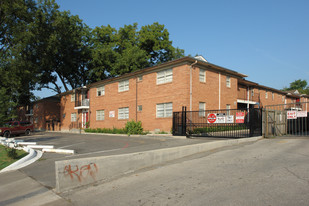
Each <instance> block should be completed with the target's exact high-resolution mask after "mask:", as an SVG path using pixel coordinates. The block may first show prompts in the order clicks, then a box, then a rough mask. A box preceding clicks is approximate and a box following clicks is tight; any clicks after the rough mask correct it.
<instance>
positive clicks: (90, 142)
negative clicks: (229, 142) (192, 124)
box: [16, 132, 226, 189]
mask: <svg viewBox="0 0 309 206" xmlns="http://www.w3.org/2000/svg"><path fill="white" fill-rule="evenodd" d="M16 139H22V140H24V141H28V142H37V144H39V145H54V148H56V149H70V150H74V151H75V154H74V155H68V154H56V153H44V154H43V156H42V158H41V159H40V160H38V161H36V162H34V163H33V164H31V165H29V166H27V167H24V168H22V169H20V170H21V171H22V172H24V173H25V174H26V175H28V176H30V177H31V178H33V179H35V180H37V181H38V182H40V183H41V184H42V185H44V186H45V187H47V188H50V189H52V188H55V161H59V160H66V159H76V158H85V157H95V156H105V155H116V154H125V153H133V152H141V151H147V150H155V149H162V148H170V147H177V146H183V145H188V144H199V143H203V142H207V141H214V140H220V139H221V140H223V139H222V138H201V139H186V138H174V137H172V136H159V135H158V136H148V135H147V136H130V137H128V136H120V135H101V134H74V133H55V132H46V133H42V134H38V135H32V136H20V137H17V138H16ZM224 140H226V139H224Z"/></svg>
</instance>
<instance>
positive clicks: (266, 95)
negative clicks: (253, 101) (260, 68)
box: [265, 91, 268, 99]
mask: <svg viewBox="0 0 309 206" xmlns="http://www.w3.org/2000/svg"><path fill="white" fill-rule="evenodd" d="M267 98H268V94H267V91H266V92H265V99H267Z"/></svg>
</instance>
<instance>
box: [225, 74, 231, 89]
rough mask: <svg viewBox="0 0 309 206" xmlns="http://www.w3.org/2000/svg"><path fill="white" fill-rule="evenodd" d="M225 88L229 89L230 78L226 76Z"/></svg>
mask: <svg viewBox="0 0 309 206" xmlns="http://www.w3.org/2000/svg"><path fill="white" fill-rule="evenodd" d="M226 86H227V87H231V77H229V76H226Z"/></svg>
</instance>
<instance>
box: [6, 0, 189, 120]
mask: <svg viewBox="0 0 309 206" xmlns="http://www.w3.org/2000/svg"><path fill="white" fill-rule="evenodd" d="M182 56H184V51H183V50H182V49H179V48H176V47H174V46H173V45H172V41H171V40H170V39H169V32H168V30H167V29H166V28H165V26H164V25H161V24H159V23H157V22H155V23H153V24H151V25H145V26H142V27H141V28H140V29H139V28H138V24H137V23H134V24H132V25H124V26H123V27H121V28H119V29H116V28H113V27H112V26H110V25H107V26H100V27H96V28H94V29H91V28H89V26H87V25H86V24H85V23H83V20H81V19H80V18H79V17H78V16H77V15H72V14H71V13H70V12H69V11H60V10H59V6H58V5H57V4H56V3H55V1H54V0H37V1H35V0H2V1H1V2H0V74H1V81H0V95H1V97H2V98H1V100H0V105H1V106H0V119H3V118H4V116H6V117H7V118H12V117H14V114H13V112H12V111H14V110H13V108H14V107H15V106H16V105H20V104H27V103H29V101H30V100H31V99H33V98H34V96H33V93H32V92H33V91H34V90H40V89H42V88H47V89H51V90H53V91H54V92H56V93H61V92H63V91H68V90H70V89H72V88H77V87H81V86H84V85H86V84H89V83H92V82H95V81H98V80H102V79H106V78H110V77H115V76H119V75H122V74H125V73H129V72H133V71H136V70H139V69H143V68H145V67H149V66H153V65H156V64H159V63H163V62H166V61H170V60H173V59H176V58H179V57H182ZM59 82H60V83H59ZM1 115H2V116H1Z"/></svg>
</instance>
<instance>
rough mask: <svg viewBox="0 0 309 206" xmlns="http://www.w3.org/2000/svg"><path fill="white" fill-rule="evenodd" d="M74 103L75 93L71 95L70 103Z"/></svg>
mask: <svg viewBox="0 0 309 206" xmlns="http://www.w3.org/2000/svg"><path fill="white" fill-rule="evenodd" d="M74 101H75V93H73V94H71V102H74Z"/></svg>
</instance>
